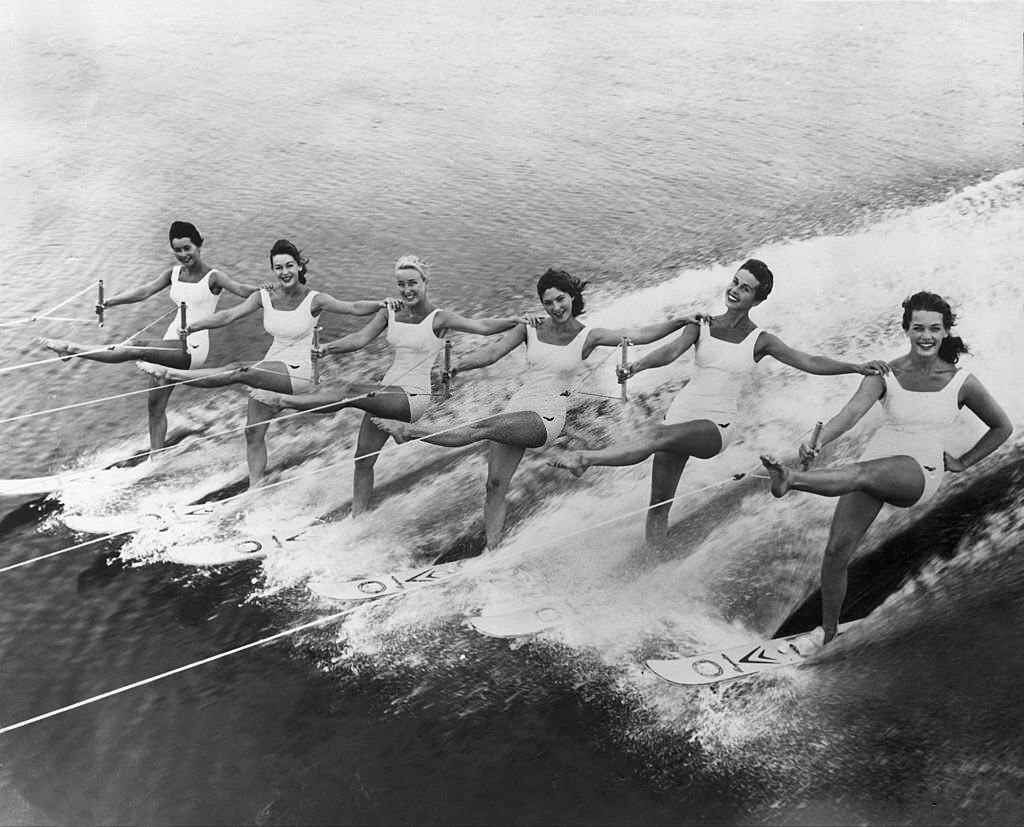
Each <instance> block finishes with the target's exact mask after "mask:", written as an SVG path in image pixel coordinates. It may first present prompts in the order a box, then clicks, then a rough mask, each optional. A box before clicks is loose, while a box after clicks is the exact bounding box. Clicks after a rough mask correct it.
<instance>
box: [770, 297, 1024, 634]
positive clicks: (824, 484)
mask: <svg viewBox="0 0 1024 827" xmlns="http://www.w3.org/2000/svg"><path fill="white" fill-rule="evenodd" d="M955 321H956V319H955V317H954V315H953V311H952V309H951V308H950V306H949V303H948V302H947V301H946V300H945V299H943V298H942V297H941V296H939V295H937V294H935V293H927V292H920V293H915V294H914V295H913V296H911V297H910V298H908V299H907V300H906V301H904V302H903V330H904V331H905V332H906V335H907V339H908V340H909V342H910V350H909V352H907V353H906V354H904V355H903V356H900V357H899V358H898V359H894V360H893V361H892V362H890V363H889V366H890V367H891V368H892V372H891V373H890V374H889V375H888V376H884V377H883V376H869V377H867V378H865V379H864V380H863V381H862V382H861V385H860V387H859V388H858V389H857V392H856V393H854V395H853V396H852V397H851V398H850V401H849V402H847V403H846V405H845V406H844V407H843V409H842V410H841V411H840V412H839V413H838V414H836V415H835V416H834V417H832V419H830V420H829V421H828V422H827V423H826V424H825V426H824V427H823V428H822V431H821V437H820V444H821V445H825V444H827V443H829V442H831V441H832V440H834V439H836V438H837V437H839V436H840V435H842V434H844V433H846V431H848V430H849V429H850V428H852V427H853V426H854V425H855V424H857V422H859V421H860V419H861V418H862V417H863V416H864V414H866V413H867V412H868V410H870V408H871V407H872V406H873V405H874V404H875V402H878V401H881V403H882V410H883V412H884V416H885V418H884V420H883V422H882V425H881V427H880V428H879V429H878V431H876V432H875V434H874V436H873V437H872V438H871V440H870V442H869V443H868V445H867V447H866V448H865V450H864V453H863V454H862V455H861V458H860V460H859V461H858V462H854V463H850V464H848V465H843V466H841V467H838V468H828V469H821V470H813V471H802V470H797V469H794V468H787V467H785V466H783V465H782V464H781V463H779V462H778V461H777V460H775V459H774V458H773V457H770V456H762V457H761V461H762V462H763V463H764V465H765V467H766V468H767V469H768V473H769V475H770V476H771V491H772V494H774V495H775V496H776V497H781V496H783V495H785V493H786V492H787V491H789V490H791V489H796V490H798V491H810V492H811V493H813V494H821V495H823V496H826V497H839V502H838V503H837V504H836V510H835V514H834V515H833V517H832V528H831V530H830V532H829V538H828V544H827V545H826V546H825V556H824V559H823V561H822V564H821V598H822V625H821V627H819V628H817V629H815V630H814V631H813V632H811V633H809V634H808V635H807V636H805V637H804V638H802V639H799V640H797V641H796V642H795V646H796V647H797V649H799V650H800V651H801V653H802V654H806V652H807V651H808V650H813V649H814V648H815V647H816V646H819V645H821V644H823V643H828V642H829V641H830V640H832V639H833V638H834V637H835V636H836V629H837V627H838V624H839V615H840V611H841V609H842V606H843V600H844V598H845V597H846V569H847V566H848V565H849V562H850V558H851V557H852V556H853V552H854V550H855V549H856V548H857V545H858V544H859V543H860V540H861V538H862V537H863V536H864V532H866V531H867V529H868V527H869V526H870V525H871V523H872V522H873V521H874V519H875V517H876V516H878V512H879V511H880V510H881V508H882V506H883V505H886V504H888V505H892V506H896V507H897V508H909V507H910V506H912V505H920V504H922V503H925V502H927V501H928V500H930V499H931V498H932V497H933V496H934V495H935V492H936V490H937V489H938V487H939V483H940V482H941V481H942V474H943V471H950V472H953V473H959V472H960V471H963V470H965V469H967V468H969V467H970V466H972V465H974V464H976V463H978V462H980V461H981V460H982V459H984V458H985V457H987V456H988V455H989V454H991V453H992V452H993V451H995V450H996V449H997V448H998V447H999V446H1000V445H1002V444H1003V443H1004V442H1005V441H1006V440H1007V439H1008V438H1009V436H1010V434H1011V433H1013V425H1012V424H1011V422H1010V420H1009V418H1008V417H1007V415H1006V413H1005V412H1004V411H1003V409H1002V408H1001V407H1000V406H999V404H998V403H997V402H996V401H995V399H993V398H992V396H991V394H990V393H989V392H988V390H986V389H985V386H984V385H982V383H981V382H980V381H979V380H978V378H977V377H976V376H974V375H972V374H971V373H969V372H968V371H965V370H961V369H959V368H957V362H958V361H959V358H960V354H961V353H966V352H967V347H966V346H965V345H964V343H963V340H961V339H960V337H959V336H952V335H950V331H951V330H952V328H953V325H954V323H955ZM963 407H966V408H969V409H970V410H971V411H972V412H973V413H974V414H975V415H976V416H977V417H978V418H979V419H980V420H981V421H982V422H984V423H985V424H986V425H987V426H988V430H987V431H986V432H985V433H984V434H982V436H981V438H980V439H979V440H978V441H977V442H976V443H975V444H974V445H973V446H972V447H971V448H970V449H969V450H967V451H965V452H964V453H963V454H961V455H960V456H958V457H954V456H952V455H950V454H949V453H947V452H946V451H945V449H944V447H943V446H944V442H945V437H946V434H947V432H948V430H949V428H950V426H952V425H953V423H954V421H955V420H956V417H957V413H958V412H959V410H960V409H961V408H963ZM817 453H818V450H817V449H816V448H814V449H812V448H809V447H808V446H807V445H801V446H800V457H801V459H804V460H810V459H813V458H814V457H815V456H816V455H817Z"/></svg>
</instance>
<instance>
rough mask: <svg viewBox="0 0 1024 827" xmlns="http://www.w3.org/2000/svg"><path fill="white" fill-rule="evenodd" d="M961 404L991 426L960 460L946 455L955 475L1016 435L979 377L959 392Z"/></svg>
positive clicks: (969, 379)
mask: <svg viewBox="0 0 1024 827" xmlns="http://www.w3.org/2000/svg"><path fill="white" fill-rule="evenodd" d="M960 401H961V402H962V403H963V405H964V406H965V407H967V408H970V409H971V411H973V412H974V414H975V416H977V417H978V419H980V420H981V421H982V422H984V423H985V424H986V425H988V430H987V431H985V433H984V434H982V435H981V439H979V440H978V441H977V442H975V443H974V445H972V446H971V448H969V449H968V450H967V451H964V453H962V454H961V455H960V456H959V457H954V456H952V455H951V454H948V453H947V454H946V455H945V460H946V462H945V465H946V470H947V471H954V472H959V471H964V470H966V469H968V468H970V467H971V466H972V465H974V464H975V463H978V462H981V460H983V459H984V458H985V457H987V456H988V455H989V454H991V453H992V452H993V451H994V450H996V448H998V447H999V446H1000V445H1002V444H1003V443H1004V442H1006V440H1007V439H1009V438H1010V434H1012V433H1013V423H1012V422H1010V418H1009V417H1008V416H1007V415H1006V411H1004V410H1003V408H1002V406H1001V405H1000V404H999V403H998V402H996V400H995V399H994V398H993V397H992V394H990V393H989V392H988V389H987V388H986V387H985V386H984V385H983V384H981V380H979V379H978V378H977V377H976V376H973V375H972V376H968V377H967V381H965V382H964V386H963V388H961V389H960Z"/></svg>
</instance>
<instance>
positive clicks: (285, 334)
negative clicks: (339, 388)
mask: <svg viewBox="0 0 1024 827" xmlns="http://www.w3.org/2000/svg"><path fill="white" fill-rule="evenodd" d="M316 295H317V291H316V290H310V291H309V292H308V293H307V294H306V297H305V298H304V299H303V300H302V301H301V302H300V303H299V306H298V307H296V308H295V309H294V310H278V309H276V308H275V307H274V305H273V304H271V302H270V293H269V291H267V290H262V289H261V290H260V300H261V301H262V302H263V329H264V330H266V331H267V333H269V334H270V335H271V336H273V337H274V341H273V342H271V344H270V350H268V351H267V355H266V356H264V357H263V358H262V359H261V360H260V361H261V362H283V363H284V365H285V367H286V368H287V370H288V376H289V378H290V379H291V382H292V390H293V391H296V390H300V389H301V390H305V389H307V387H306V386H308V385H309V384H310V383H311V382H312V381H313V353H312V351H313V330H314V329H315V328H316V326H317V322H318V321H319V320H318V318H317V317H316V316H314V315H313V313H312V311H311V309H310V308H311V306H312V304H313V298H314V297H315V296H316Z"/></svg>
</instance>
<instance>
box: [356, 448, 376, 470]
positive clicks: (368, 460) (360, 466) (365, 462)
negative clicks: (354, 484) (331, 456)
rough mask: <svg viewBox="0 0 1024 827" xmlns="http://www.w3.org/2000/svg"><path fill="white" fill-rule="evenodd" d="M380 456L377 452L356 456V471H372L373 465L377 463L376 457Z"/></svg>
mask: <svg viewBox="0 0 1024 827" xmlns="http://www.w3.org/2000/svg"><path fill="white" fill-rule="evenodd" d="M378 456H380V455H379V454H377V453H373V454H370V455H369V456H365V457H363V456H357V457H356V458H355V460H354V462H355V469H356V473H359V472H362V473H364V474H365V473H367V472H368V471H372V470H373V467H374V466H375V465H376V464H377V457H378Z"/></svg>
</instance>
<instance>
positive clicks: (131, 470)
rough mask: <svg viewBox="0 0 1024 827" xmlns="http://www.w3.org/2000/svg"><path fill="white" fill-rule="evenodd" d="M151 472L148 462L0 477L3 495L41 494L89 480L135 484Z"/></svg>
mask: <svg viewBox="0 0 1024 827" xmlns="http://www.w3.org/2000/svg"><path fill="white" fill-rule="evenodd" d="M149 472H150V467H148V466H146V465H145V464H140V465H133V466H129V467H125V468H121V467H118V468H108V469H103V470H95V471H64V472H62V473H60V474H50V475H49V476H46V477H22V478H21V479H9V480H0V497H41V496H44V495H47V494H56V493H58V492H60V491H63V490H64V489H65V488H66V487H67V486H69V485H72V484H82V483H88V484H92V485H96V486H98V487H102V488H116V487H118V486H121V485H131V484H132V483H134V482H136V481H138V480H139V479H141V478H142V477H143V476H145V475H146V474H148V473H149Z"/></svg>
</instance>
